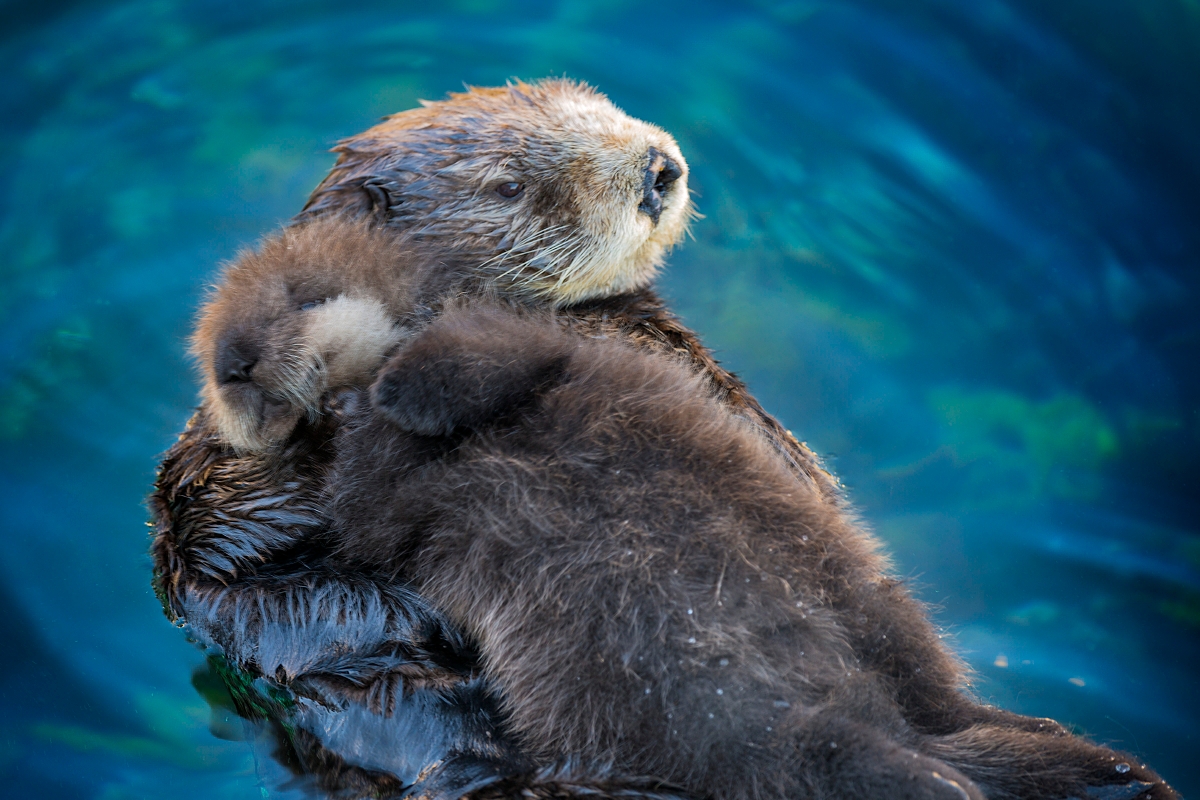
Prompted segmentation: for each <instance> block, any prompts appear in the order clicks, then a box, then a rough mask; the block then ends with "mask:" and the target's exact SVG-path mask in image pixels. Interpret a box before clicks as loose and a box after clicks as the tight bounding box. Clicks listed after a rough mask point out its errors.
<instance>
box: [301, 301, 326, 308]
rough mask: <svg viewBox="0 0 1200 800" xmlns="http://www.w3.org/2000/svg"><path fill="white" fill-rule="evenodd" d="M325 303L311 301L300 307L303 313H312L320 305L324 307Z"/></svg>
mask: <svg viewBox="0 0 1200 800" xmlns="http://www.w3.org/2000/svg"><path fill="white" fill-rule="evenodd" d="M324 302H325V301H324V300H309V301H308V302H307V303H302V304H301V305H300V310H301V311H312V310H313V309H314V308H316V307H317V306H319V305H322V304H323V303H324Z"/></svg>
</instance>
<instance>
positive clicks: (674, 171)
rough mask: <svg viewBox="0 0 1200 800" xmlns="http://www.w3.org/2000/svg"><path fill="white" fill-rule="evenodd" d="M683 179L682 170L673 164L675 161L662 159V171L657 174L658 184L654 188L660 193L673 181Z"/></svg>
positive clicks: (666, 157) (665, 157)
mask: <svg viewBox="0 0 1200 800" xmlns="http://www.w3.org/2000/svg"><path fill="white" fill-rule="evenodd" d="M682 177H683V170H682V169H680V168H679V165H678V164H676V163H675V159H673V158H671V157H670V156H663V157H662V169H661V170H660V171H659V173H658V182H657V183H655V184H654V186H655V188H656V189H658V190H659V191H660V192H662V191H666V189H667V188H668V187H669V186H670V185H671V184H672V183H674V182H675V181H677V180H679V179H680V178H682Z"/></svg>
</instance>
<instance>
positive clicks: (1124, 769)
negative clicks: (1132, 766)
mask: <svg viewBox="0 0 1200 800" xmlns="http://www.w3.org/2000/svg"><path fill="white" fill-rule="evenodd" d="M1116 770H1117V772H1119V773H1121V774H1122V775H1124V774H1125V773H1126V772H1129V765H1128V764H1126V763H1125V762H1124V761H1122V762H1121V763H1120V764H1117V766H1116Z"/></svg>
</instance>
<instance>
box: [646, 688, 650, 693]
mask: <svg viewBox="0 0 1200 800" xmlns="http://www.w3.org/2000/svg"><path fill="white" fill-rule="evenodd" d="M646 694H650V687H649V686H647V687H646Z"/></svg>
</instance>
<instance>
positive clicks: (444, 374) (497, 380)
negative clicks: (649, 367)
mask: <svg viewBox="0 0 1200 800" xmlns="http://www.w3.org/2000/svg"><path fill="white" fill-rule="evenodd" d="M574 346H575V342H574V340H572V339H570V338H568V337H567V336H566V335H564V334H563V333H562V332H560V331H557V330H555V329H553V328H551V327H549V326H548V325H545V324H544V323H539V322H536V321H532V320H528V319H522V318H520V317H518V316H516V315H515V314H512V313H505V312H502V311H499V310H496V309H476V310H470V309H456V310H455V311H453V312H448V313H447V314H446V315H445V316H443V317H442V318H441V319H439V320H438V321H436V322H435V323H433V324H432V325H430V326H429V327H428V328H427V329H426V330H425V331H424V332H422V333H421V334H420V335H419V336H418V337H417V338H416V339H415V340H414V341H413V342H412V343H411V344H410V345H409V346H408V347H406V348H405V349H404V350H402V351H401V352H400V353H397V354H396V355H395V356H393V357H392V360H391V361H389V362H388V363H387V364H386V365H385V366H384V367H383V369H382V370H381V371H380V374H379V378H378V379H377V380H376V381H375V385H374V386H372V387H371V400H372V403H373V404H374V406H375V409H376V410H377V411H378V412H379V413H381V414H382V415H383V416H384V417H386V418H387V419H388V420H390V421H391V422H392V423H393V424H394V425H396V426H397V427H399V428H400V429H401V430H404V431H408V432H411V433H416V434H419V435H422V436H449V435H451V434H453V433H454V432H455V431H457V430H459V429H478V428H481V427H483V426H485V425H487V424H489V423H492V422H494V421H495V420H496V419H498V418H500V417H503V416H504V415H506V414H508V413H511V412H513V411H515V410H516V409H517V408H519V407H520V406H521V405H523V404H524V403H526V402H529V401H531V400H532V399H533V398H534V397H536V395H537V393H538V392H539V391H540V390H542V389H543V388H545V387H546V386H548V385H550V384H552V383H553V382H554V381H555V380H556V379H558V378H559V377H560V376H561V375H562V373H563V371H564V370H565V368H566V362H567V359H568V358H569V357H570V353H571V352H572V350H573V349H574Z"/></svg>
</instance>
